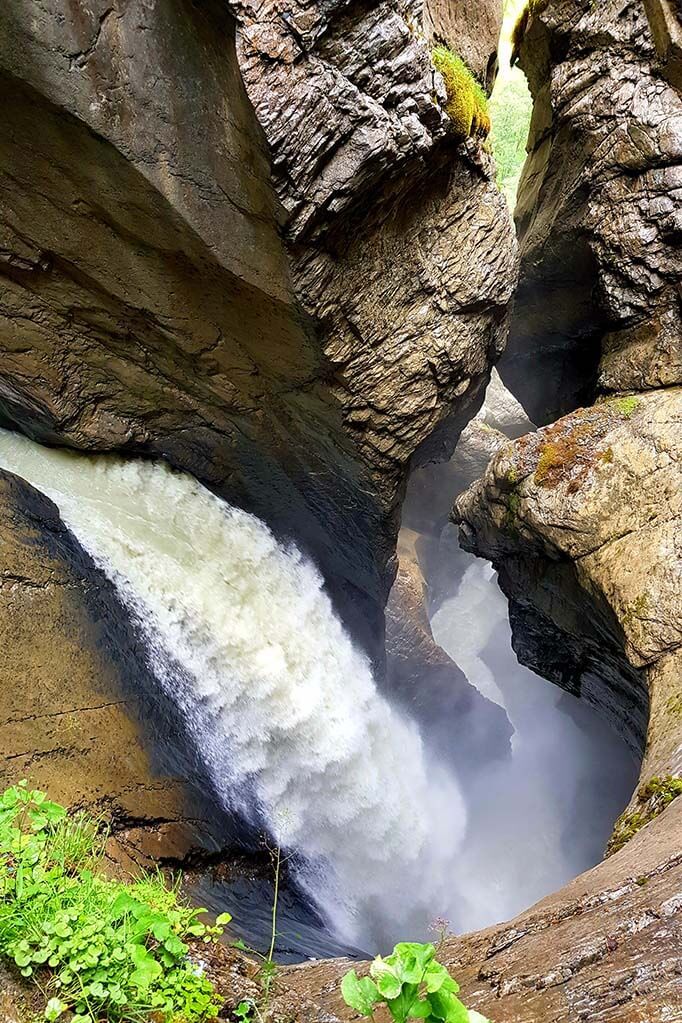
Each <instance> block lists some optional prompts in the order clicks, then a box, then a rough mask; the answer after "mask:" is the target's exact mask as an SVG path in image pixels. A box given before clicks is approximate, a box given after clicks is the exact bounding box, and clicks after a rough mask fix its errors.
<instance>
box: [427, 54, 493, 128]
mask: <svg viewBox="0 0 682 1023" xmlns="http://www.w3.org/2000/svg"><path fill="white" fill-rule="evenodd" d="M431 57H432V60H433V66H434V67H435V69H436V71H439V72H440V74H441V75H442V76H443V81H444V82H445V91H446V93H447V101H446V103H445V112H446V113H447V115H448V117H449V118H450V120H451V122H452V131H453V134H455V135H456V136H457V137H458V138H459V139H466V138H470V137H473V138H481V139H484V138H486V137H487V136H488V134H489V132H490V115H489V113H488V98H487V96H486V94H485V91H484V90H483V88H482V86H481V85H479V83H478V82H477V81H476V79H475V78H474V76H473V74H472V73H471V71H470V70H469V68H468V67H467V66H466V64H465V63H464V61H463V60H462V58H461V57H458V56H457V55H456V54H455V53H452V51H451V50H448V48H447V47H446V46H436V48H435V49H434V50H433V52H432V54H431Z"/></svg>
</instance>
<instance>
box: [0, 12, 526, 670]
mask: <svg viewBox="0 0 682 1023" xmlns="http://www.w3.org/2000/svg"><path fill="white" fill-rule="evenodd" d="M419 10H420V8H419V5H418V4H417V3H413V4H411V5H407V7H405V5H402V4H398V3H397V2H384V3H382V4H380V5H378V6H377V7H372V8H371V9H370V8H367V5H348V4H346V3H342V2H340V0H337V2H325V3H322V4H317V3H315V4H303V3H301V4H293V5H292V4H288V5H286V6H282V5H278V4H275V3H264V4H259V5H255V4H249V3H234V4H232V5H229V4H220V3H217V2H209V3H202V4H197V3H194V2H192V0H172V2H170V3H164V4H148V3H145V2H143V0H133V2H126V3H124V2H122V0H114V2H113V3H110V2H108V0H106V2H105V0H96V2H94V3H87V4H86V3H85V2H84V0H75V2H72V0H68V2H67V0H40V2H39V3H37V4H36V3H34V2H33V0H18V2H17V3H12V4H6V5H3V9H2V11H1V12H0V75H1V76H2V80H3V82H4V84H5V88H6V90H7V92H8V94H11V96H12V103H11V104H10V103H7V104H4V105H3V109H2V113H1V114H0V118H1V120H2V123H1V124H0V138H1V139H2V143H1V146H0V175H1V180H2V189H3V200H4V201H3V207H2V212H1V213H0V232H1V235H2V239H1V240H0V325H1V333H2V356H3V358H2V369H1V372H0V413H1V414H2V417H3V419H4V420H5V421H6V422H11V423H13V424H18V425H19V426H20V427H21V428H23V429H24V430H26V431H27V432H29V433H30V434H31V435H33V436H34V437H36V438H37V439H40V440H47V441H50V442H53V443H54V442H57V443H66V444H70V445H73V446H76V447H80V448H85V449H92V450H110V449H126V450H127V451H132V452H140V453H145V454H153V455H161V456H163V457H164V458H167V459H168V460H169V461H171V462H172V463H174V464H176V465H178V466H180V467H181V468H184V469H188V470H189V471H191V472H192V473H193V474H194V475H196V476H197V477H198V478H200V479H201V480H202V481H204V482H206V483H208V484H209V485H210V486H212V487H213V488H214V489H216V490H218V491H219V492H220V493H221V494H222V495H224V496H226V497H228V499H230V500H232V501H234V502H235V503H238V504H240V505H242V506H244V507H247V508H248V509H250V510H252V511H254V512H255V513H256V514H258V515H260V516H261V517H262V518H264V519H266V520H267V521H268V522H269V524H270V525H271V526H272V527H273V528H274V529H275V530H276V532H277V533H278V534H279V535H281V536H283V537H294V538H295V539H296V540H297V541H298V542H299V543H300V544H301V545H302V546H303V547H304V548H305V549H306V550H307V551H308V552H309V553H311V554H312V556H313V557H314V558H315V559H316V561H317V562H318V564H320V566H321V568H322V570H323V572H324V574H325V577H326V579H327V581H328V583H329V585H330V588H331V590H332V593H333V595H334V597H335V598H336V601H337V603H338V604H339V606H340V609H341V610H342V612H343V613H344V614H345V615H346V618H347V620H350V621H351V624H353V625H354V626H355V630H356V634H358V635H359V636H360V638H361V640H362V641H363V642H364V643H365V645H366V646H368V647H370V648H371V649H373V650H374V652H376V651H377V650H378V649H380V647H381V616H382V609H383V603H384V601H385V598H386V595H387V592H388V588H389V586H390V582H391V579H392V575H393V570H394V565H393V560H392V559H393V551H394V544H395V534H396V531H397V508H398V504H399V500H400V495H401V488H402V485H403V482H404V478H405V474H406V471H407V466H408V464H409V462H410V460H411V459H412V458H413V457H417V456H418V455H419V453H420V452H421V450H422V448H423V446H424V444H425V442H426V441H427V438H429V437H430V435H431V434H433V433H434V431H435V432H436V434H437V435H436V436H435V437H434V438H433V445H435V446H436V447H437V446H438V445H441V446H442V445H445V446H447V445H450V446H452V445H453V444H454V442H455V440H456V435H457V432H458V430H459V429H460V428H461V426H463V425H464V424H465V423H466V421H467V419H468V418H470V417H471V415H473V413H474V412H475V411H476V408H477V405H478V403H479V402H480V400H481V395H482V388H483V386H484V384H485V382H486V380H487V375H488V372H489V368H490V364H491V361H492V360H493V359H494V358H495V357H496V355H498V354H499V352H500V350H501V346H502V344H503V339H504V333H505V322H504V321H505V309H506V304H507V301H508V298H509V295H510V293H511V290H512V288H513V284H514V277H515V255H514V246H515V243H514V239H513V232H512V228H511V224H510V221H509V218H506V217H505V216H504V209H503V202H502V200H501V198H500V196H499V195H498V194H497V191H496V188H495V185H494V183H493V182H492V181H491V180H490V173H491V169H490V166H489V163H490V161H489V159H488V158H487V157H486V156H485V154H483V153H482V152H481V151H480V149H479V148H478V146H477V145H474V144H470V145H469V146H468V147H467V146H463V147H461V148H460V149H456V148H455V147H454V146H453V145H452V143H451V141H450V139H449V137H448V131H447V127H448V122H447V118H446V116H445V115H444V114H443V112H442V111H441V109H440V107H439V105H438V96H439V95H441V97H442V82H441V81H440V79H439V78H438V79H436V76H435V73H434V71H433V68H432V66H431V63H430V58H429V44H428V42H427V39H426V37H425V35H424V34H423V32H422V22H421V16H420V14H419ZM237 30H238V50H239V54H237V51H236V49H235V31H237ZM492 35H493V32H492V28H491V29H490V30H489V33H488V35H487V36H486V37H485V38H486V47H490V46H493V39H492ZM238 57H239V59H238ZM240 65H241V66H240ZM242 73H243V75H244V79H245V81H246V85H247V88H248V93H249V95H248V96H247V94H246V92H245V90H244V87H243V84H242ZM249 100H250V101H251V103H253V106H254V107H255V113H254V109H253V107H252V106H251V103H250V102H249ZM256 115H257V117H256ZM257 118H258V119H257ZM258 120H260V122H261V124H262V128H263V129H264V130H265V134H266V135H267V139H266V138H264V136H263V130H262V129H261V126H260V125H259V123H258ZM270 159H271V160H272V175H271V166H270ZM273 182H274V186H275V189H276V194H275V192H273V187H272V184H273ZM10 211H11V212H10ZM282 228H283V232H284V234H285V235H286V239H287V242H286V244H285V243H284V242H283V240H282V237H281V234H282ZM351 609H352V612H353V613H352V614H351Z"/></svg>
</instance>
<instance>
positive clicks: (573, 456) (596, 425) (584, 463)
mask: <svg viewBox="0 0 682 1023" xmlns="http://www.w3.org/2000/svg"><path fill="white" fill-rule="evenodd" d="M637 404H638V399H637V398H618V399H616V400H615V401H606V402H602V403H600V404H598V405H594V406H593V407H592V408H588V409H578V411H577V412H574V413H572V414H571V415H569V416H565V417H564V418H563V419H560V420H558V422H556V423H553V424H552V425H551V426H549V427H547V428H546V429H545V430H543V431H542V433H541V435H540V436H541V438H542V440H541V443H540V447H539V455H538V459H537V463H536V466H535V473H534V476H533V479H534V481H535V483H536V484H537V485H538V486H540V487H547V488H550V489H551V488H554V487H557V486H559V485H560V484H561V483H567V484H568V486H567V492H568V493H569V494H573V493H575V492H576V491H577V490H579V489H580V487H581V486H582V484H583V483H584V482H585V480H586V479H587V476H588V474H589V472H590V470H591V469H593V468H594V467H595V466H596V465H597V464H601V465H602V466H604V467H605V466H607V465H610V464H611V463H612V462H613V461H614V452H613V448H612V447H610V446H606V447H604V446H603V445H602V441H603V440H604V438H605V437H606V435H607V434H608V433H609V431H610V430H612V429H614V428H615V427H617V426H618V425H619V423H620V420H622V419H623V418H626V419H627V418H629V417H630V416H631V415H632V413H633V411H634V410H635V408H636V407H637Z"/></svg>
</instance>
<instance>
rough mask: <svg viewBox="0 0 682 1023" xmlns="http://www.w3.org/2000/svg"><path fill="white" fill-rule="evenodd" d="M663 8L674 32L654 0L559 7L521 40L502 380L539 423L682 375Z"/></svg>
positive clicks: (676, 108) (671, 105)
mask: <svg viewBox="0 0 682 1023" xmlns="http://www.w3.org/2000/svg"><path fill="white" fill-rule="evenodd" d="M645 7H646V10H645ZM664 9H665V10H664ZM655 10H657V11H658V15H659V16H660V17H661V18H663V15H665V18H664V19H663V20H664V21H665V24H666V25H667V26H668V29H667V31H669V32H673V35H674V32H675V31H677V28H675V27H674V26H675V25H677V24H678V23H677V22H676V21H675V18H676V17H677V18H679V15H674V12H673V8H672V5H670V4H668V3H665V2H659V0H652V2H650V3H647V4H646V5H644V4H641V3H639V2H636V0H608V2H605V3H598V4H593V3H589V2H588V0H581V2H580V3H578V4H576V3H575V2H573V0H553V2H552V3H551V4H550V5H549V6H548V8H547V9H546V11H544V13H543V14H541V15H540V16H538V17H535V18H533V19H531V22H530V27H529V29H528V31H527V34H526V37H525V39H524V42H523V44H522V46H521V54H520V63H521V65H522V66H523V68H524V70H525V71H526V74H527V76H528V79H529V82H530V86H531V90H532V92H533V96H534V100H535V104H534V111H533V119H532V123H531V133H530V142H529V146H530V155H529V157H528V160H527V162H526V165H525V167H524V171H523V174H522V178H521V182H520V187H519V202H518V206H517V210H516V219H517V225H518V229H519V236H520V243H521V253H522V270H521V278H520V286H519V290H518V294H517V298H516V305H515V314H514V320H513V324H512V328H511V333H510V340H509V346H508V349H507V353H506V355H505V357H504V359H503V361H502V363H501V365H500V372H501V374H502V378H503V379H504V380H505V382H506V383H507V385H508V386H509V387H510V389H511V390H512V391H513V392H514V394H516V395H517V396H518V397H519V398H520V400H521V401H522V403H523V405H524V407H525V408H526V410H527V411H528V413H529V415H530V416H531V418H532V419H533V420H534V421H536V422H538V423H547V422H549V421H551V420H552V419H554V418H556V417H557V416H558V415H561V414H563V413H565V412H567V411H569V410H570V409H573V408H576V407H577V406H578V405H581V404H590V403H591V402H592V401H593V400H594V398H595V396H596V395H597V394H598V393H600V392H619V391H627V390H631V389H638V388H657V387H661V386H669V385H671V384H674V383H679V382H680V381H682V353H681V348H680V344H679V337H680V331H681V329H682V325H681V323H680V308H679V292H680V286H681V284H682V256H681V255H680V252H681V250H680V227H679V223H680V210H681V209H682V207H681V202H682V199H681V196H682V189H681V187H680V186H681V185H682V100H681V98H680V94H679V92H678V91H677V89H676V88H675V87H674V85H673V84H670V81H672V79H670V81H668V80H666V78H665V77H663V73H662V71H664V70H665V69H664V68H663V69H662V67H661V52H662V51H665V52H663V60H664V62H665V60H667V59H668V58H667V57H666V53H668V50H669V47H668V48H667V49H666V45H665V44H664V43H663V42H662V41H661V32H662V29H661V31H660V32H658V31H657V32H655V33H654V35H653V36H652V31H651V29H652V26H653V24H654V21H655ZM647 14H649V19H648V18H647ZM671 18H672V21H671ZM673 23H674V24H673ZM655 40H656V43H657V45H654V41H655ZM671 45H672V44H671ZM657 47H658V48H657ZM670 59H671V60H672V59H673V58H672V57H671V58H670ZM671 66H672V65H670V67H669V69H670V68H671ZM673 77H674V75H673Z"/></svg>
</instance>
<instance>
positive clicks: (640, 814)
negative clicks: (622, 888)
mask: <svg viewBox="0 0 682 1023" xmlns="http://www.w3.org/2000/svg"><path fill="white" fill-rule="evenodd" d="M680 795H682V778H677V777H674V776H673V775H671V774H668V775H665V776H663V777H659V776H658V775H657V776H656V777H654V778H650V779H649V781H647V782H645V783H644V784H643V785H641V786H640V788H639V791H638V792H637V805H636V807H635V808H634V809H632V810H626V811H625V813H622V814H621V815H620V817H619V818H618V820H617V821H616V823H615V825H614V828H613V834H612V835H611V839H610V841H609V844H608V846H607V847H606V855H607V856H612V855H613V853H616V852H618V851H619V850H620V849H622V848H623V846H624V845H625V844H626V843H627V842H629V841H630V839H631V838H632V837H633V836H634V835H636V834H637V832H638V831H641V829H642V828H643V827H645V826H646V825H647V824H650V823H651V821H653V820H655V818H656V817H658V815H659V814H661V813H663V811H664V810H665V809H666V808H667V807H668V806H669V805H670V804H671V803H672V801H673V799H677V797H678V796H680Z"/></svg>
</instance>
